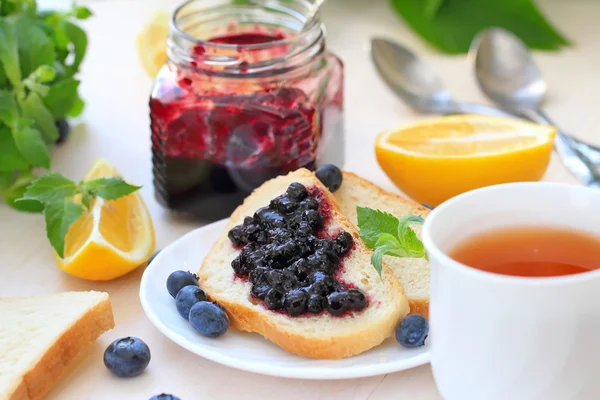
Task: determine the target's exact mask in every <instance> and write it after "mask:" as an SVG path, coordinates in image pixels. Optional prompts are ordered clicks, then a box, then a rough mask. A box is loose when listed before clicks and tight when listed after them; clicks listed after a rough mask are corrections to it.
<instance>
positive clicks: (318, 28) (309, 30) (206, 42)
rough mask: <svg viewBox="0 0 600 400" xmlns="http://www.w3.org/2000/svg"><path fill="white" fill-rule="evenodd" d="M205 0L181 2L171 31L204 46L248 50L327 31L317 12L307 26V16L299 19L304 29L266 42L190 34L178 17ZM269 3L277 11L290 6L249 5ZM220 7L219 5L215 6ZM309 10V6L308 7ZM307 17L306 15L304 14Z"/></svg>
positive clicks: (262, 0) (256, 1)
mask: <svg viewBox="0 0 600 400" xmlns="http://www.w3.org/2000/svg"><path fill="white" fill-rule="evenodd" d="M203 1H206V0H186V1H185V2H183V3H182V4H180V5H179V6H178V7H177V8H176V9H175V11H173V13H172V15H171V19H170V24H169V25H170V26H169V28H170V30H171V32H175V33H176V34H177V35H179V36H181V37H183V38H185V39H186V40H188V41H190V42H193V43H195V44H200V45H202V46H209V47H213V48H221V49H248V50H255V49H263V48H268V47H275V46H282V45H292V44H294V43H296V42H298V41H300V40H301V39H302V38H305V37H306V36H309V35H314V34H315V33H318V32H321V33H324V32H325V27H324V25H323V23H322V22H321V19H320V16H319V15H318V14H317V15H316V16H315V17H314V18H313V19H312V21H311V22H310V23H309V25H307V26H306V27H304V26H303V25H304V23H306V18H305V19H303V20H302V19H298V21H299V22H300V23H301V24H302V28H303V29H302V30H296V31H294V34H293V35H291V36H289V37H283V38H281V39H276V40H272V41H269V42H265V43H252V44H233V43H222V42H219V43H217V42H213V41H211V40H210V39H199V38H196V37H194V36H192V35H190V34H188V33H187V32H186V31H185V30H183V29H181V27H180V24H179V21H178V18H179V17H180V14H181V13H182V12H184V11H185V9H186V8H188V7H190V6H192V5H194V4H197V3H201V2H203ZM292 1H294V2H298V3H301V4H307V5H309V4H311V2H312V1H314V0H292ZM267 5H269V7H268V9H272V10H275V11H279V12H285V11H286V10H289V8H288V7H286V6H285V5H284V4H283V3H274V2H273V1H269V0H253V3H252V4H248V5H247V6H253V7H262V8H267V7H266V6H267ZM214 8H215V9H216V8H219V6H217V7H214ZM307 10H308V8H307ZM294 14H296V15H299V13H294ZM287 15H292V13H288V14H287ZM303 16H304V17H305V15H303Z"/></svg>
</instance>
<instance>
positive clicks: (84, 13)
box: [73, 4, 92, 19]
mask: <svg viewBox="0 0 600 400" xmlns="http://www.w3.org/2000/svg"><path fill="white" fill-rule="evenodd" d="M73 15H74V16H75V18H77V19H88V18H89V17H91V16H92V10H90V9H89V8H87V7H83V6H77V5H76V4H73Z"/></svg>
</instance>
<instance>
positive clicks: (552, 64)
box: [0, 0, 600, 400]
mask: <svg viewBox="0 0 600 400" xmlns="http://www.w3.org/2000/svg"><path fill="white" fill-rule="evenodd" d="M69 3H70V0H67V1H64V0H42V1H41V4H42V5H50V6H52V5H59V6H62V5H65V6H66V5H68V4H69ZM175 3H176V1H171V2H168V1H164V2H160V1H158V0H157V1H154V2H151V1H147V0H146V1H144V0H93V1H89V2H88V4H89V5H90V7H91V8H92V9H93V11H94V13H95V17H94V18H92V19H90V20H89V21H87V22H86V23H85V28H86V29H87V31H88V32H89V35H90V49H89V55H88V58H87V59H86V62H85V64H84V67H83V73H82V79H83V84H82V86H81V88H82V93H83V96H84V97H85V100H86V102H87V108H86V111H85V113H84V115H83V118H82V119H81V122H80V123H79V124H78V125H77V126H75V128H74V132H73V134H72V136H71V138H70V140H69V141H68V142H67V143H66V144H64V145H63V146H61V147H60V148H58V149H57V150H56V152H55V154H54V157H53V164H54V168H55V169H56V170H58V171H61V172H63V173H65V174H66V175H68V176H70V177H72V178H76V179H80V178H81V177H82V176H83V174H84V172H85V171H86V169H87V168H88V167H89V165H90V164H91V162H92V161H93V160H94V159H95V158H98V157H104V158H108V159H110V161H112V162H113V163H114V164H115V165H116V166H117V167H118V168H119V169H120V170H121V172H122V173H123V174H124V175H125V176H126V177H127V179H129V180H131V181H132V182H135V183H138V184H143V185H144V188H143V189H142V194H143V196H144V198H145V199H146V202H147V203H148V206H149V207H150V211H151V213H152V217H153V219H154V222H155V225H156V232H157V236H158V245H159V247H164V246H166V245H168V244H169V243H171V242H172V241H174V240H176V239H177V238H178V237H180V236H181V235H182V234H184V233H186V232H188V231H190V230H192V229H194V228H196V227H197V225H196V223H193V222H186V221H182V220H176V219H173V218H172V217H170V216H169V214H168V213H167V212H165V211H164V210H163V209H162V208H161V207H160V206H159V205H158V204H157V203H156V202H155V200H154V198H153V193H152V181H151V167H150V134H149V128H148V116H147V112H148V107H147V102H148V94H149V90H150V85H151V81H150V79H148V78H147V77H146V76H145V75H144V74H143V72H142V69H141V67H140V66H139V64H138V60H137V56H136V49H135V44H134V38H135V35H136V33H137V32H138V31H139V30H140V28H141V26H142V24H143V23H144V21H145V20H147V18H149V16H150V15H151V14H152V12H153V10H154V6H161V5H162V7H163V8H167V9H169V8H172V7H173V6H174V5H175ZM342 3H343V4H342ZM387 4H388V2H387V1H385V0H373V1H363V0H331V1H330V3H329V4H328V6H327V9H326V13H325V19H326V22H327V25H328V31H329V44H330V47H331V48H332V49H333V50H334V51H335V52H336V53H337V54H339V55H340V56H341V57H342V59H343V60H344V61H345V63H346V106H347V113H346V124H347V143H346V152H347V164H346V166H345V167H346V168H347V169H349V170H352V171H355V172H357V173H360V174H361V175H364V176H365V177H368V178H370V179H372V180H373V181H374V182H376V183H378V184H380V185H382V186H384V187H386V188H388V189H393V190H395V189H394V188H393V186H392V184H391V183H390V181H389V180H388V179H387V178H386V176H385V175H384V173H383V172H382V171H381V170H380V169H379V167H378V166H377V163H376V161H375V157H374V155H373V150H372V149H373V139H374V136H375V134H376V133H377V132H378V131H379V130H381V129H384V128H388V127H391V126H393V125H396V124H399V123H402V122H406V121H408V120H411V119H416V118H419V117H420V116H418V115H415V114H414V113H412V112H411V111H410V110H409V109H408V108H406V107H405V106H404V105H403V104H402V103H400V102H399V101H398V100H397V99H396V98H395V97H394V95H393V94H392V93H391V91H390V90H388V89H387V88H386V87H385V86H384V85H383V83H382V82H381V81H380V80H379V78H378V77H377V75H376V72H375V70H374V68H373V66H372V65H371V62H370V59H369V55H368V39H369V37H371V36H372V35H383V36H389V37H391V38H396V39H399V40H402V41H403V42H404V43H406V44H407V45H409V46H411V47H412V48H414V49H415V50H416V51H418V52H419V53H420V54H422V55H423V56H424V57H425V58H426V59H427V60H429V61H431V62H432V63H433V64H434V66H435V68H436V69H437V70H438V71H439V73H440V74H441V75H442V76H443V78H444V80H445V82H446V83H447V85H448V86H449V88H450V89H451V90H452V92H453V93H455V94H456V95H457V96H458V97H459V98H460V99H464V100H472V101H483V100H484V99H483V98H482V97H481V95H480V94H479V93H478V91H477V89H476V87H475V84H474V81H473V77H472V74H471V69H470V65H469V63H468V61H467V60H466V58H465V57H444V56H441V55H439V54H437V53H435V52H434V51H432V50H431V49H429V48H427V47H425V45H424V44H423V43H422V42H420V41H419V40H418V39H416V38H415V37H414V36H413V35H412V34H411V33H410V32H409V31H408V30H407V29H406V28H405V27H404V26H403V25H402V23H401V22H400V20H399V19H398V18H397V16H396V15H395V14H393V12H392V11H391V9H389V8H388V5H387ZM542 5H543V7H544V8H545V10H546V12H547V14H548V15H549V16H550V17H551V19H552V20H553V21H555V22H556V23H557V25H558V26H559V27H560V28H562V30H564V31H565V32H566V33H567V34H568V35H569V36H570V37H571V38H572V39H573V40H574V41H575V42H576V47H574V48H572V49H570V50H567V51H564V52H562V53H560V54H537V55H536V57H537V59H538V60H539V62H540V63H541V66H542V69H543V72H544V75H545V77H546V78H547V80H548V82H549V84H550V88H551V89H550V90H551V93H550V96H549V99H548V102H547V106H546V110H547V112H548V113H549V114H550V115H551V116H552V117H553V118H554V119H555V120H556V121H557V122H558V123H560V124H561V126H562V127H563V128H564V129H565V130H567V131H568V132H572V133H573V134H575V135H576V136H578V137H581V138H586V139H587V140H589V141H592V142H594V143H596V144H600V137H598V133H597V127H599V126H600V112H599V111H598V104H599V103H598V101H597V94H598V93H600V79H598V71H600V56H599V55H600V30H598V21H597V19H598V16H600V3H599V2H595V1H592V0H588V1H584V0H575V1H569V2H561V1H558V0H554V1H552V2H542ZM546 179H548V180H555V181H568V182H574V180H573V179H572V178H571V177H570V176H569V175H568V173H567V172H566V171H565V170H564V169H563V168H562V166H561V165H560V163H559V162H558V161H557V160H556V159H553V160H552V164H551V166H550V168H549V170H548V173H547V178H546ZM0 254H2V257H1V259H2V266H1V267H0V268H1V277H2V278H1V279H0V296H2V297H7V296H20V295H34V294H39V293H52V292H59V291H68V290H90V289H95V290H102V291H107V292H109V293H110V295H111V298H112V301H113V305H114V312H115V318H116V323H117V327H116V328H115V329H114V330H113V331H111V332H109V333H107V334H105V335H104V336H103V337H102V338H101V339H100V340H99V342H98V343H97V344H96V345H95V346H94V347H93V348H92V349H91V350H90V354H89V355H88V356H87V357H85V358H84V359H83V360H82V361H81V362H80V363H79V365H78V366H77V367H76V368H75V369H74V371H72V372H71V373H70V374H69V375H68V376H67V377H66V379H64V380H62V381H61V383H60V384H59V386H58V387H57V388H56V389H55V390H54V391H53V392H52V394H51V395H50V396H49V397H50V399H60V400H81V399H94V400H102V399H106V400H114V399H148V398H149V397H150V396H151V395H154V394H158V393H161V392H167V393H173V394H176V395H178V396H180V397H181V398H182V399H183V400H192V399H236V398H245V399H265V398H281V399H286V400H295V399H298V400H300V399H302V400H304V399H307V398H313V399H343V400H349V399H357V400H365V399H370V400H376V399H390V398H395V399H411V400H439V399H440V396H439V394H438V392H437V390H436V388H435V385H434V382H433V379H432V375H431V370H430V368H429V366H423V367H419V368H415V369H412V370H409V371H405V372H401V373H395V374H390V375H387V376H378V377H372V378H365V379H353V380H348V381H325V382H319V381H303V380H287V379H278V378H271V377H265V376H260V375H255V374H252V373H247V372H240V371H237V370H234V369H231V368H228V367H224V366H221V365H219V364H216V363H213V362H210V361H207V360H204V359H202V358H200V357H198V356H196V355H193V354H191V353H189V352H187V351H185V350H183V349H182V348H180V347H179V346H177V345H175V344H174V343H172V342H171V341H169V340H168V339H166V338H165V337H164V336H163V335H162V334H161V333H159V332H158V331H157V330H156V329H155V328H154V327H153V326H152V325H151V324H150V322H149V321H148V319H147V318H146V317H145V315H144V313H143V312H142V308H141V306H140V302H139V300H138V289H139V282H140V277H141V275H142V272H143V271H142V270H139V271H135V272H133V273H131V274H130V275H128V276H126V277H124V278H122V279H118V280H116V281H114V282H109V283H92V282H86V281H82V280H78V279H75V278H71V277H69V276H67V275H65V274H63V273H62V272H61V271H60V270H59V269H58V268H57V267H56V266H55V264H54V261H53V259H52V256H51V254H50V246H49V245H48V242H47V240H46V238H45V232H44V223H43V220H42V218H41V217H40V216H37V215H28V214H23V213H17V212H15V211H13V210H11V209H8V208H7V207H6V206H4V205H0ZM127 335H134V336H139V337H141V338H143V339H144V340H145V341H146V342H147V343H148V345H149V346H150V348H151V350H152V362H151V364H150V366H149V368H148V370H147V371H146V373H144V374H143V375H142V376H140V377H138V378H135V379H129V380H128V379H117V378H114V377H113V376H111V375H110V373H109V372H108V371H107V370H106V369H105V367H104V365H103V363H102V354H103V351H104V349H105V348H106V346H107V345H108V344H109V343H110V342H111V341H113V340H115V339H116V338H119V337H122V336H127Z"/></svg>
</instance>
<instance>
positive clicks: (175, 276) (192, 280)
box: [167, 271, 198, 298]
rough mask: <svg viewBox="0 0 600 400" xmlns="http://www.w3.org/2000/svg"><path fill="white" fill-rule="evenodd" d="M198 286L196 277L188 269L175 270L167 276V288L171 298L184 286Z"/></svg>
mask: <svg viewBox="0 0 600 400" xmlns="http://www.w3.org/2000/svg"><path fill="white" fill-rule="evenodd" d="M189 285H194V286H198V277H197V276H196V275H195V274H192V273H191V272H189V271H175V272H173V273H172V274H171V275H169V277H168V278H167V290H168V291H169V294H170V295H171V296H173V298H175V297H177V293H179V291H180V290H181V289H183V288H184V287H186V286H189Z"/></svg>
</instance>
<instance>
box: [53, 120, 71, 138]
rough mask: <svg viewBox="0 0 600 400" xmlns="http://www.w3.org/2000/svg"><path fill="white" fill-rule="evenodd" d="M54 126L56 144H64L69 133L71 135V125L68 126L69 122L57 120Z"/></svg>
mask: <svg viewBox="0 0 600 400" xmlns="http://www.w3.org/2000/svg"><path fill="white" fill-rule="evenodd" d="M55 125H56V129H58V139H56V144H61V143H64V142H65V140H67V138H68V137H69V133H71V125H69V121H67V120H66V119H59V120H58V121H56V123H55Z"/></svg>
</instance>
